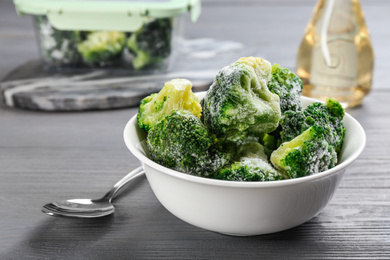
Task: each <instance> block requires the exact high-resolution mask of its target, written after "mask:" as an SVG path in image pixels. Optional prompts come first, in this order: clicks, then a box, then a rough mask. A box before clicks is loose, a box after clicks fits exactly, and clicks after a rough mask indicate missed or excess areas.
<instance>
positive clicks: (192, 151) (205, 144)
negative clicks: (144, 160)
mask: <svg viewBox="0 0 390 260" xmlns="http://www.w3.org/2000/svg"><path fill="white" fill-rule="evenodd" d="M147 147H148V151H149V154H150V156H151V158H152V160H153V161H155V162H157V163H159V164H161V165H163V166H165V167H168V168H171V169H174V170H177V171H181V172H185V173H189V174H192V175H199V176H203V177H208V176H210V175H211V174H213V173H214V172H215V171H217V170H219V169H220V168H221V167H223V166H224V165H225V164H226V163H228V162H229V160H230V158H231V157H232V156H231V155H230V154H229V153H226V152H221V151H220V150H219V149H218V146H217V145H215V144H214V139H213V138H212V137H211V136H210V135H209V133H208V131H207V129H206V128H205V126H204V125H203V123H202V122H201V121H200V119H199V118H198V117H196V116H194V115H193V114H192V113H191V112H189V111H174V112H173V113H172V114H170V115H167V116H165V117H164V118H163V119H162V120H161V121H160V122H158V123H157V124H156V125H155V126H154V127H153V128H152V129H150V131H149V133H148V136H147Z"/></svg>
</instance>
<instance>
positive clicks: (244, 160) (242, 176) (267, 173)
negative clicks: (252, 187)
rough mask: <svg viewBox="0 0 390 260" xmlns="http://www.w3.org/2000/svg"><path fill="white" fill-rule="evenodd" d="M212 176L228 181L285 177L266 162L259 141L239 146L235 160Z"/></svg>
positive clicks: (279, 178) (267, 179)
mask: <svg viewBox="0 0 390 260" xmlns="http://www.w3.org/2000/svg"><path fill="white" fill-rule="evenodd" d="M213 177H214V178H216V179H222V180H229V181H275V180H282V179H285V178H286V176H283V175H282V174H281V173H280V172H278V171H277V170H275V169H274V168H273V167H272V165H271V164H270V163H269V162H268V160H267V156H266V155H265V153H264V148H263V147H262V146H261V145H260V144H259V143H247V144H245V145H243V146H241V148H240V149H239V150H238V152H237V154H236V156H235V162H234V163H233V164H231V165H230V166H229V167H224V168H223V169H222V170H220V171H219V172H218V173H216V174H215V175H214V176H213Z"/></svg>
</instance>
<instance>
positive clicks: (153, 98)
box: [137, 79, 202, 131]
mask: <svg viewBox="0 0 390 260" xmlns="http://www.w3.org/2000/svg"><path fill="white" fill-rule="evenodd" d="M191 89H192V83H191V81H189V80H187V79H173V80H171V81H168V82H166V83H165V85H164V87H163V88H162V89H161V90H160V92H159V93H157V94H151V95H150V96H147V97H145V98H144V99H143V100H141V103H140V106H139V110H138V114H137V121H138V126H139V127H140V128H141V129H144V130H145V131H149V130H150V129H151V128H152V127H153V126H154V125H156V124H157V123H158V122H159V121H160V120H161V119H162V118H164V117H165V116H167V115H170V114H171V113H172V112H173V111H174V110H187V111H190V112H191V113H192V114H194V115H195V116H197V117H198V118H200V115H201V112H202V108H201V106H200V103H199V100H198V98H197V97H196V96H195V94H194V93H193V92H192V90H191Z"/></svg>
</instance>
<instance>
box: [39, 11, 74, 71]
mask: <svg viewBox="0 0 390 260" xmlns="http://www.w3.org/2000/svg"><path fill="white" fill-rule="evenodd" d="M35 24H36V27H37V31H38V33H39V36H40V47H41V53H42V58H43V60H44V61H45V62H47V63H48V64H49V65H50V66H60V67H61V66H75V65H77V64H79V63H80V62H81V55H80V53H79V52H78V50H77V44H78V42H79V35H78V32H75V31H65V30H57V29H55V28H54V27H53V26H52V25H51V24H50V22H49V20H48V19H47V17H46V16H44V15H37V16H35Z"/></svg>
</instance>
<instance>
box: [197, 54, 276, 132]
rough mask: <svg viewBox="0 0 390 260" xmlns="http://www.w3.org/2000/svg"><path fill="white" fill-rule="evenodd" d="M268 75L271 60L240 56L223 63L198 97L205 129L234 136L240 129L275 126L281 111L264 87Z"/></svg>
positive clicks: (244, 130) (264, 128)
mask: <svg viewBox="0 0 390 260" xmlns="http://www.w3.org/2000/svg"><path fill="white" fill-rule="evenodd" d="M270 78H271V64H270V63H269V62H268V61H266V60H264V59H261V58H254V57H249V58H241V59H239V60H238V61H236V62H234V63H232V64H230V65H229V66H226V67H224V68H223V69H222V70H221V71H220V72H219V73H218V74H217V76H216V78H215V80H214V82H213V84H212V85H211V87H210V89H209V90H208V91H207V93H206V96H205V97H204V99H203V100H202V101H201V105H202V120H203V122H204V124H205V125H206V127H207V128H208V129H209V131H211V132H212V133H214V134H216V135H217V136H224V137H225V138H226V139H234V138H235V136H236V135H241V134H242V132H248V133H252V134H256V135H259V134H261V133H268V132H271V131H273V130H275V129H276V128H277V126H278V123H279V119H280V116H281V112H280V104H279V97H278V96H277V95H276V94H273V93H271V92H270V91H269V90H268V88H267V83H268V81H269V80H270Z"/></svg>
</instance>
